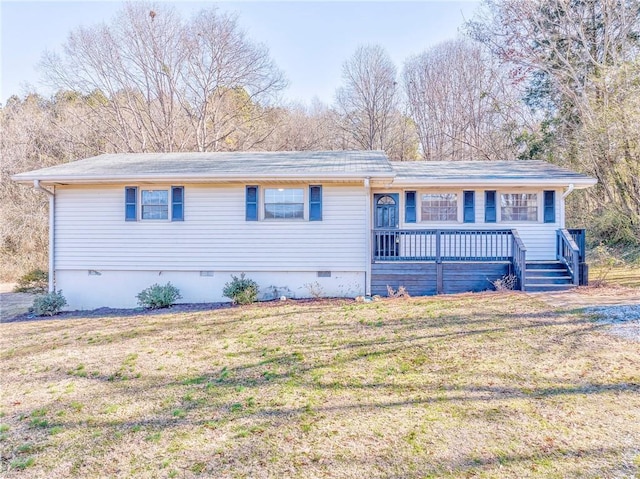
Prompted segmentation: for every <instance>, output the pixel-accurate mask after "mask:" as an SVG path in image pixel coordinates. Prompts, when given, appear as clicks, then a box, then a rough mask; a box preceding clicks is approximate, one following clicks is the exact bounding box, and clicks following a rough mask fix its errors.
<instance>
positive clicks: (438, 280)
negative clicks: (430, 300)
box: [436, 230, 443, 294]
mask: <svg viewBox="0 0 640 479" xmlns="http://www.w3.org/2000/svg"><path fill="white" fill-rule="evenodd" d="M441 233H442V232H441V231H440V230H436V294H442V291H443V281H442V254H441V245H440V241H441V238H442V236H441Z"/></svg>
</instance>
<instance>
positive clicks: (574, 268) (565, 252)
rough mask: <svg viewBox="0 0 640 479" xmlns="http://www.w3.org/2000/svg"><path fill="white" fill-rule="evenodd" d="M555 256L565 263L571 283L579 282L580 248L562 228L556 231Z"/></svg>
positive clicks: (576, 283)
mask: <svg viewBox="0 0 640 479" xmlns="http://www.w3.org/2000/svg"><path fill="white" fill-rule="evenodd" d="M556 257H557V259H558V261H562V262H563V263H564V264H565V265H567V269H568V270H569V274H570V275H571V279H572V281H573V284H574V285H576V286H578V285H579V284H580V248H579V247H578V245H577V244H576V242H575V241H574V239H573V236H572V235H571V233H569V231H567V230H566V229H564V228H562V229H559V230H558V231H556Z"/></svg>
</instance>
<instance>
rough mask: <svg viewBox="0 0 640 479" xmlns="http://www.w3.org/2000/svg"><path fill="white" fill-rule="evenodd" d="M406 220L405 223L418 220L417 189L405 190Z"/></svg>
mask: <svg viewBox="0 0 640 479" xmlns="http://www.w3.org/2000/svg"><path fill="white" fill-rule="evenodd" d="M404 222H405V223H415V222H416V192H415V191H405V192H404Z"/></svg>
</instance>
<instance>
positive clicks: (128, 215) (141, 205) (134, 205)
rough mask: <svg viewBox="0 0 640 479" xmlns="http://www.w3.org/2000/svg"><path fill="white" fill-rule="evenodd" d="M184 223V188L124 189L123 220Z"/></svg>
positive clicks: (129, 187)
mask: <svg viewBox="0 0 640 479" xmlns="http://www.w3.org/2000/svg"><path fill="white" fill-rule="evenodd" d="M169 219H170V220H171V221H184V186H171V187H166V188H153V189H141V188H138V187H137V186H127V187H125V220H126V221H140V220H144V221H146V220H160V221H162V220H165V221H166V220H169Z"/></svg>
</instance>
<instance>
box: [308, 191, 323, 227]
mask: <svg viewBox="0 0 640 479" xmlns="http://www.w3.org/2000/svg"><path fill="white" fill-rule="evenodd" d="M309 221H322V186H319V185H318V186H309Z"/></svg>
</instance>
